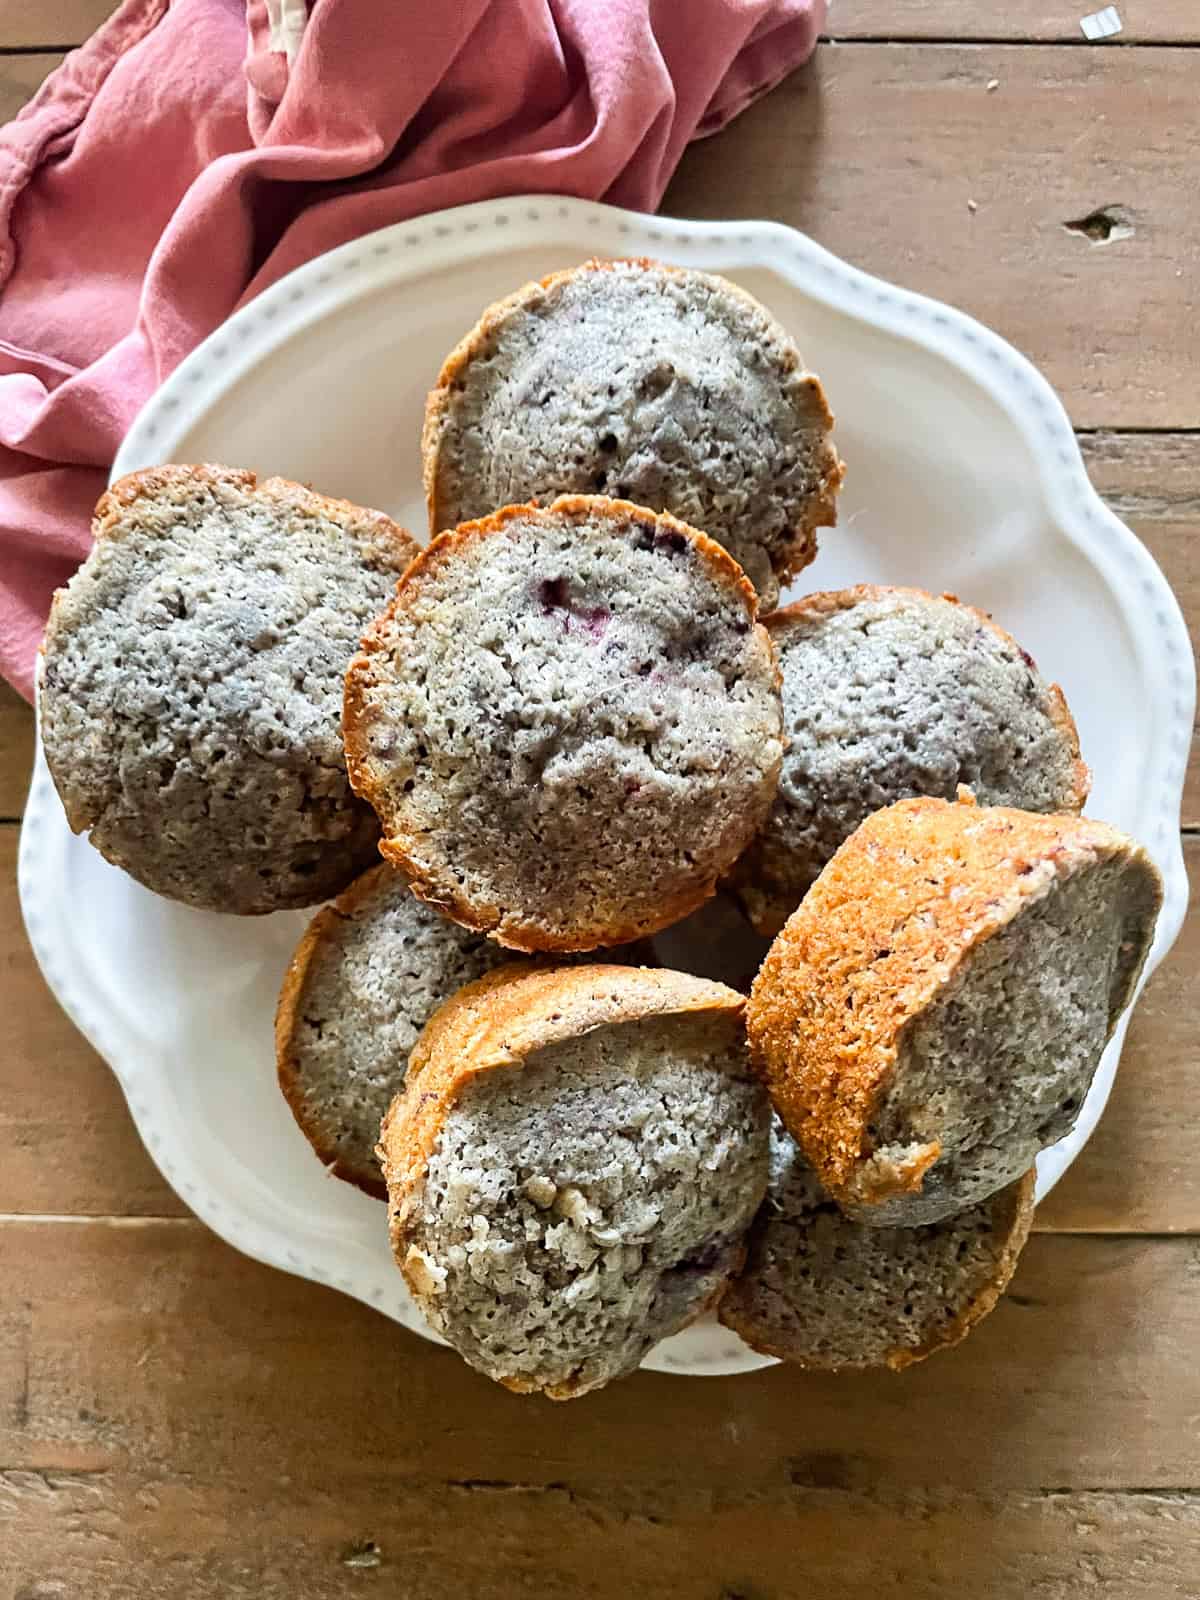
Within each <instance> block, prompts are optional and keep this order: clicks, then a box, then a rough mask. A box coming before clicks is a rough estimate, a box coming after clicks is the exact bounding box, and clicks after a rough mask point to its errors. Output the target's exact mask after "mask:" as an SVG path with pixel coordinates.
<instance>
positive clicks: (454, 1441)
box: [0, 0, 1200, 1600]
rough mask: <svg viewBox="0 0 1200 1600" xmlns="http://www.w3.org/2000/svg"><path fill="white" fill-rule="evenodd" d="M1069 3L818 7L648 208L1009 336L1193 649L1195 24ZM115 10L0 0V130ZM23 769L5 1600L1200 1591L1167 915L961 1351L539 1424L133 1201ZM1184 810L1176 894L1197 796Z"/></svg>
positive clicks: (598, 1402)
mask: <svg viewBox="0 0 1200 1600" xmlns="http://www.w3.org/2000/svg"><path fill="white" fill-rule="evenodd" d="M1088 8H1090V0H1088V4H1087V5H1081V4H1079V3H1078V0H1076V4H1074V5H1068V4H1058V3H1056V4H1046V3H1045V0H1008V3H1007V4H1005V5H999V4H997V5H986V6H985V5H980V4H978V3H976V0H838V4H837V7H836V10H835V13H834V16H833V19H832V31H833V34H834V36H835V37H833V38H831V39H830V40H829V41H828V42H826V43H825V44H824V45H823V46H822V48H821V50H820V52H819V56H818V59H817V61H816V62H815V64H814V65H813V67H812V68H811V69H809V70H807V71H805V72H802V73H800V74H798V75H797V76H796V77H795V78H793V79H792V80H791V81H789V82H788V83H786V84H785V85H784V86H783V87H782V88H781V89H779V90H777V91H776V92H775V93H774V94H773V95H771V96H770V97H769V99H768V100H766V101H765V102H763V103H762V104H761V105H759V106H757V107H756V108H754V109H753V110H751V111H750V112H749V113H747V115H746V116H745V117H744V118H742V119H741V121H739V122H738V123H737V124H736V125H735V126H734V127H733V128H732V129H731V130H730V131H729V132H727V133H726V134H724V135H722V136H721V137H720V138H717V139H714V140H711V141H709V142H708V143H705V144H702V145H699V146H697V147H696V148H695V149H694V150H692V151H691V152H690V153H689V155H688V157H687V158H686V160H685V161H684V164H683V167H682V169H681V171H680V173H679V175H678V177H677V179H676V181H675V183H674V185H673V186H672V189H671V192H670V195H669V196H668V200H667V206H666V209H667V210H669V211H672V212H676V213H680V214H686V215H696V216H713V217H719V216H728V215H734V214H738V215H747V216H770V217H777V218H781V219H783V220H785V221H787V222H791V223H795V224H797V225H799V226H800V227H802V228H805V229H806V230H808V231H809V232H811V233H813V234H815V235H816V236H817V238H819V239H820V240H822V241H823V242H824V243H825V244H827V245H828V246H829V247H830V248H831V249H833V250H835V251H837V252H839V253H840V254H843V255H845V256H847V257H849V258H850V259H851V260H853V261H855V262H858V263H859V264H861V265H863V266H865V267H867V268H869V269H870V270H872V271H875V272H878V273H881V274H882V275H883V276H885V277H887V278H892V279H894V280H896V281H898V282H900V283H903V284H909V285H912V286H914V287H916V288H919V289H922V290H924V291H926V292H927V293H929V294H933V295H938V296H942V297H944V298H946V299H948V300H951V301H954V302H955V303H957V304H959V305H961V306H963V307H965V308H966V309H968V310H969V311H972V312H974V313H975V314H976V315H977V316H979V317H981V318H982V319H983V320H984V321H986V322H988V323H991V324H992V325H993V326H994V327H996V328H998V329H999V330H1000V331H1001V332H1002V333H1004V334H1005V335H1006V336H1007V337H1008V338H1010V339H1012V340H1013V341H1014V342H1015V343H1016V344H1017V345H1018V346H1020V347H1021V348H1022V349H1023V350H1025V351H1026V352H1028V354H1029V355H1030V356H1032V357H1033V359H1034V360H1035V361H1036V362H1038V364H1039V365H1040V366H1041V367H1042V368H1043V370H1044V371H1045V372H1047V373H1048V375H1049V377H1050V378H1051V380H1052V381H1053V382H1054V383H1055V384H1056V385H1057V387H1058V389H1059V391H1060V393H1061V394H1062V395H1063V397H1064V399H1065V401H1066V403H1067V405H1068V407H1069V409H1070V411H1071V413H1072V416H1073V419H1074V421H1075V423H1076V424H1077V426H1078V428H1079V430H1080V438H1081V442H1082V444H1083V448H1084V452H1085V454H1086V456H1087V459H1088V463H1089V466H1090V468H1091V471H1092V473H1093V475H1094V477H1095V479H1096V482H1097V484H1098V485H1099V487H1100V489H1101V490H1102V492H1103V493H1104V494H1105V495H1106V496H1107V497H1108V498H1109V500H1110V502H1111V503H1112V504H1113V506H1114V507H1115V508H1116V510H1117V511H1118V512H1119V513H1120V515H1121V516H1123V517H1124V518H1126V519H1127V520H1128V521H1129V522H1130V523H1132V525H1133V526H1134V527H1135V528H1136V530H1137V532H1138V533H1139V534H1140V536H1141V537H1142V538H1143V539H1144V540H1145V542H1146V543H1147V544H1148V545H1149V547H1150V549H1151V550H1152V551H1153V552H1154V554H1155V556H1156V557H1157V558H1158V560H1159V561H1160V562H1161V564H1162V566H1163V567H1164V568H1165V570H1166V572H1167V575H1168V577H1169V578H1170V580H1171V582H1172V583H1173V585H1174V586H1175V589H1176V592H1177V593H1178V594H1179V595H1180V597H1181V599H1182V601H1183V604H1184V606H1185V609H1187V610H1188V611H1189V613H1190V615H1191V616H1192V617H1193V618H1195V617H1197V616H1200V562H1198V560H1197V548H1196V545H1197V538H1198V537H1200V316H1198V308H1197V303H1196V302H1197V287H1198V269H1200V198H1198V193H1197V191H1198V188H1200V127H1198V106H1200V5H1198V4H1197V3H1196V0H1121V11H1122V13H1123V15H1124V18H1125V24H1126V26H1125V32H1124V33H1123V34H1122V35H1121V38H1120V40H1119V41H1118V42H1116V43H1109V44H1105V45H1101V46H1091V45H1086V44H1084V43H1083V42H1082V40H1081V36H1080V32H1079V15H1080V14H1081V12H1082V11H1083V10H1084V9H1088ZM106 9H107V5H106V0H6V3H5V4H4V6H3V7H2V8H0V46H3V47H6V49H7V52H8V53H6V54H5V55H4V56H3V58H2V59H0V109H3V110H5V111H6V112H11V111H12V110H15V109H16V107H17V105H19V104H20V103H21V101H22V100H23V99H24V98H26V97H27V96H28V95H29V94H30V93H31V92H32V90H33V89H34V88H35V87H36V85H37V83H38V82H39V81H40V79H41V78H42V76H43V75H44V74H45V73H46V72H47V71H48V70H49V69H50V68H51V67H52V66H53V64H54V62H55V60H56V59H58V52H59V51H61V49H63V48H65V47H66V46H67V45H69V44H70V43H72V42H73V41H77V40H78V39H80V38H82V37H83V35H84V34H85V33H86V31H87V30H88V29H89V28H90V27H92V26H93V25H94V24H95V23H96V22H97V21H98V20H99V19H100V17H101V16H102V15H103V13H104V12H105V11H106ZM1048 14H1049V15H1048ZM17 46H22V47H25V48H24V50H23V52H22V53H14V47H17ZM1088 218H1091V219H1092V220H1091V221H1085V219H1088ZM1114 222H1120V223H1122V224H1123V226H1121V227H1113V226H1112V224H1113V223H1114ZM1126 230H1127V231H1126ZM1106 233H1107V234H1108V238H1107V239H1106V238H1105V234H1106ZM30 739H31V718H30V713H29V711H28V710H27V709H26V708H25V707H24V706H23V705H22V704H21V703H20V702H18V701H17V700H16V698H15V697H14V696H12V695H11V694H5V695H4V696H3V697H0V817H2V818H3V819H4V820H3V825H2V826H0V856H2V857H3V888H2V891H0V892H2V895H3V909H2V913H0V960H2V962H3V970H4V973H5V987H4V992H3V998H2V1001H0V1129H2V1130H3V1142H2V1145H0V1600H18V1597H19V1600H59V1597H70V1600H74V1597H76V1596H80V1597H83V1596H87V1597H89V1600H91V1597H97V1600H113V1597H122V1600H123V1597H131V1600H159V1597H162V1600H166V1597H171V1600H176V1597H189V1600H190V1597H193V1596H195V1597H208V1596H213V1597H217V1596H220V1597H222V1600H225V1597H230V1596H246V1597H253V1600H283V1597H287V1600H325V1597H331V1600H332V1597H338V1600H341V1597H344V1596H358V1595H367V1594H379V1595H384V1594H386V1595H404V1596H407V1597H414V1600H420V1597H430V1600H447V1597H451V1596H453V1597H472V1596H486V1597H489V1600H491V1597H496V1600H507V1597H510V1596H524V1595H529V1596H536V1597H539V1600H554V1597H576V1596H588V1595H603V1596H618V1595H621V1596H623V1595H646V1596H656V1597H657V1596H686V1597H689V1600H690V1597H705V1600H737V1597H740V1600H783V1597H790V1596H809V1595H811V1596H815V1597H819V1600H824V1597H830V1600H838V1597H843V1596H844V1597H851V1600H854V1597H859V1596H863V1597H867V1596H870V1597H873V1600H874V1597H888V1596H901V1595H903V1596H905V1597H906V1600H930V1597H938V1600H942V1597H945V1600H950V1597H953V1600H959V1597H964V1596H965V1597H986V1600H1025V1597H1038V1600H1059V1597H1067V1596H1071V1597H1075V1596H1084V1595H1086V1596H1096V1597H1105V1600H1107V1597H1111V1600H1166V1597H1168V1596H1172V1597H1176V1596H1179V1597H1191V1596H1195V1595H1197V1594H1200V1442H1198V1441H1200V1359H1198V1357H1200V1161H1198V1160H1197V1121H1198V1119H1197V1113H1196V1109H1195V1108H1196V1102H1197V1092H1198V1090H1200V991H1198V990H1197V986H1196V982H1195V978H1196V973H1197V962H1198V958H1200V914H1197V913H1194V914H1193V916H1192V919H1191V921H1190V922H1189V925H1188V927H1187V929H1186V931H1185V932H1184V934H1183V937H1182V938H1181V940H1180V941H1179V944H1178V945H1177V946H1176V948H1175V951H1174V952H1173V954H1172V955H1171V957H1170V959H1169V960H1168V961H1167V963H1166V965H1165V966H1164V967H1163V969H1162V970H1161V971H1160V973H1159V974H1158V975H1157V977H1156V978H1155V980H1154V982H1153V983H1152V984H1151V986H1150V988H1149V991H1148V993H1147V994H1146V997H1145V999H1144V1000H1143V1002H1142V1005H1141V1008H1140V1010H1139V1012H1138V1015H1137V1018H1136V1020H1135V1022H1134V1024H1133V1027H1132V1029H1131V1031H1130V1036H1129V1044H1128V1047H1127V1050H1126V1055H1125V1061H1124V1065H1123V1067H1122V1070H1121V1074H1120V1078H1119V1081H1118V1084H1117V1087H1116V1090H1115V1092H1114V1094H1113V1098H1112V1102H1111V1105H1110V1107H1109V1110H1108V1113H1107V1115H1106V1117H1105V1119H1104V1122H1103V1124H1102V1126H1101V1128H1100V1130H1099V1132H1098V1133H1097V1134H1096V1136H1095V1138H1094V1139H1093V1140H1092V1142H1091V1143H1090V1145H1089V1146H1088V1148H1087V1151H1086V1152H1085V1153H1084V1155H1083V1156H1082V1157H1081V1158H1080V1160H1079V1161H1078V1162H1077V1164H1076V1165H1075V1167H1074V1168H1073V1170H1072V1171H1071V1173H1070V1174H1069V1176H1068V1177H1067V1178H1066V1180H1065V1181H1064V1182H1063V1183H1062V1184H1061V1185H1060V1187H1059V1188H1058V1189H1057V1190H1056V1191H1055V1193H1054V1195H1053V1196H1052V1198H1051V1199H1050V1200H1049V1201H1048V1202H1047V1204H1046V1205H1045V1206H1044V1207H1043V1208H1042V1210H1041V1212H1040V1213H1039V1216H1038V1232H1037V1235H1036V1236H1035V1237H1034V1239H1033V1240H1032V1241H1031V1243H1030V1245H1029V1248H1028V1250H1027V1251H1026V1254H1025V1256H1024V1259H1023V1260H1022V1263H1021V1266H1020V1270H1019V1272H1018V1275H1017V1278H1016V1282H1015V1285H1014V1289H1013V1292H1012V1293H1011V1294H1010V1295H1009V1296H1008V1297H1007V1299H1006V1300H1005V1301H1004V1302H1003V1303H1002V1305H1001V1306H1000V1308H999V1310H998V1311H997V1312H996V1314H995V1315H994V1316H993V1317H992V1318H991V1319H990V1321H989V1322H988V1323H986V1324H985V1325H984V1327H983V1328H982V1329H981V1330H980V1331H979V1333H978V1334H977V1335H976V1336H975V1337H974V1338H973V1339H972V1340H971V1341H970V1342H969V1343H968V1344H967V1345H965V1346H964V1347H962V1348H961V1349H960V1350H957V1351H954V1352H952V1353H951V1354H949V1355H946V1356H942V1357H939V1358H937V1359H936V1360H934V1361H931V1362H929V1363H928V1364H927V1365H925V1366H923V1367H919V1368H917V1369H915V1370H913V1371H912V1372H910V1373H906V1374H904V1375H903V1376H902V1377H893V1376H890V1375H888V1376H882V1377H861V1378H853V1377H847V1378H841V1379H836V1380H835V1379H832V1378H822V1377H810V1376H806V1375H803V1374H801V1373H798V1372H794V1371H787V1370H783V1369H778V1370H774V1371H768V1372H761V1373H758V1374H755V1375H753V1376H749V1377H745V1378H741V1379H734V1380H723V1381H719V1380H713V1381H690V1380H681V1379H671V1378H666V1377H656V1376H652V1375H645V1374H639V1375H638V1376H637V1377H635V1378H633V1379H630V1380H629V1381H628V1382H625V1383H622V1384H619V1385H617V1386H615V1387H614V1388H612V1389H610V1390H608V1391H606V1392H604V1393H602V1394H600V1395H597V1396H595V1397H593V1398H591V1399H588V1400H586V1401H584V1402H583V1403H581V1404H578V1405H570V1406H565V1407H555V1406H551V1405H548V1404H544V1403H540V1402H531V1401H529V1400H521V1399H518V1398H516V1397H514V1396H512V1395H509V1394H506V1393H505V1392H503V1391H502V1390H500V1389H498V1388H495V1387H494V1386H492V1385H491V1384H489V1383H487V1382H486V1381H485V1380H484V1379H482V1378H479V1377H476V1376H475V1375H473V1374H472V1373H470V1372H469V1371H468V1370H467V1369H465V1368H464V1367H463V1366H462V1365H461V1364H460V1363H459V1362H458V1361H457V1359H456V1358H454V1357H452V1356H450V1355H448V1354H446V1353H444V1352H441V1351H438V1350H435V1349H434V1348H432V1347H431V1346H429V1345H426V1344H424V1343H422V1342H420V1341H419V1340H417V1339H414V1338H412V1337H410V1336H408V1335H406V1334H404V1333H402V1332H400V1331H399V1330H398V1329H396V1328H395V1327H393V1326H392V1325H391V1324H390V1323H388V1322H386V1321H384V1319H383V1318H382V1317H379V1316H377V1315H375V1314H374V1313H372V1312H371V1311H369V1310H367V1309H366V1308H365V1307H363V1306H361V1305H357V1304H355V1303H353V1302H352V1301H350V1300H348V1299H346V1298H344V1297H343V1296H341V1295H339V1294H336V1293H333V1292H331V1291H328V1290H325V1289H321V1288H318V1287H316V1286H315V1285H313V1284H310V1283H304V1282H301V1281H299V1280H298V1279H294V1278H288V1277H284V1276H283V1275H282V1274H280V1273H276V1272H272V1271H270V1270H268V1269H267V1268H265V1267H260V1266H257V1265H256V1264H255V1263H253V1262H251V1261H248V1260H246V1259H245V1258H243V1257H242V1256H239V1255H237V1254H236V1253H235V1252H234V1251H232V1250H230V1249H228V1248H227V1247H226V1246H225V1245H223V1244H222V1243H220V1241H219V1240H217V1239H216V1238H214V1236H213V1235H212V1234H210V1233H209V1232H208V1231H207V1230H206V1229H205V1228H203V1227H202V1226H200V1224H199V1223H197V1222H196V1221H194V1220H193V1219H192V1218H191V1217H190V1216H189V1215H188V1213H187V1210H186V1208H185V1207H184V1206H183V1205H182V1204H181V1203H180V1201H179V1200H178V1199H177V1197H176V1196H175V1195H174V1194H172V1193H171V1191H170V1190H169V1189H168V1188H167V1187H166V1185H165V1184H164V1183H163V1181H162V1180H161V1179H160V1178H159V1177H158V1175H157V1173H156V1172H155V1170H154V1168H153V1166H152V1165H151V1163H150V1160H149V1159H148V1157H147V1156H146V1155H145V1153H144V1152H143V1150H142V1148H141V1146H140V1144H139V1143H138V1140H137V1136H136V1134H135V1133H134V1131H133V1128H132V1126H131V1124H130V1122H129V1119H128V1117H127V1115H126V1112H125V1108H124V1105H123V1103H122V1101H121V1096H120V1093H119V1091H118V1089H117V1087H116V1084H115V1082H114V1080H113V1079H112V1077H111V1075H110V1074H109V1072H108V1070H107V1069H106V1068H105V1066H104V1065H103V1063H102V1062H101V1061H100V1060H99V1059H98V1058H97V1057H96V1056H95V1055H94V1054H93V1053H92V1051H91V1050H90V1049H89V1048H88V1047H87V1046H86V1045H85V1044H84V1043H83V1041H82V1040H81V1039H80V1038H79V1037H78V1035H76V1034H75V1032H74V1031H73V1030H72V1028H71V1026H70V1025H69V1024H68V1023H67V1021H66V1020H65V1018H64V1017H62V1016H61V1015H60V1014H59V1012H58V1010H57V1009H56V1007H55V1005H54V1002H53V1001H52V1000H51V998H50V996H49V994H48V993H47V991H46V989H45V987H44V986H43V984H42V981H41V979H40V977H39V975H38V973H37V970H36V968H35V966H34V963H33V959H32V957H31V955H30V954H29V951H28V949H27V947H26V944H25V939H24V936H23V934H22V931H21V925H20V919H19V916H18V911H17V902H16V891H15V887H14V882H13V879H14V870H13V869H14V860H15V854H16V847H17V824H18V822H19V819H20V814H21V805H22V797H23V790H24V783H25V776H26V770H27V767H28V762H29V749H30ZM1184 820H1185V824H1186V825H1185V829H1184V831H1185V834H1186V835H1187V839H1186V848H1187V851H1188V854H1189V857H1190V858H1191V859H1192V860H1193V861H1195V860H1197V859H1198V858H1200V837H1197V836H1196V829H1197V825H1200V786H1198V785H1197V782H1196V767H1195V765H1193V769H1192V782H1191V784H1190V786H1189V791H1188V797H1187V804H1186V809H1185V813H1184Z"/></svg>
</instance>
